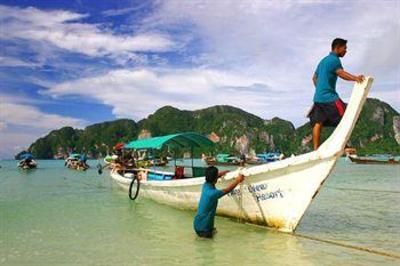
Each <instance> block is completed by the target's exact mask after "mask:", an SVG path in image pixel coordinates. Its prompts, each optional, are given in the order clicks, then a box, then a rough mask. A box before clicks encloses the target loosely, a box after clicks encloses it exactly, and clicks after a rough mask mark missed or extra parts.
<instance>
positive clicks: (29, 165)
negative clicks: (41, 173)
mask: <svg viewBox="0 0 400 266" xmlns="http://www.w3.org/2000/svg"><path fill="white" fill-rule="evenodd" d="M19 158H20V161H19V162H18V164H17V166H18V167H19V168H21V169H24V170H28V169H35V168H37V166H38V163H37V162H36V161H35V159H34V158H33V155H32V153H30V152H26V153H23V154H21V155H20V157H19Z"/></svg>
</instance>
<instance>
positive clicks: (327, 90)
mask: <svg viewBox="0 0 400 266" xmlns="http://www.w3.org/2000/svg"><path fill="white" fill-rule="evenodd" d="M338 69H343V66H342V63H341V62H340V59H339V57H338V56H337V55H336V54H335V53H332V52H331V53H329V55H327V56H326V57H324V58H323V59H322V60H321V62H319V64H318V67H317V69H316V70H315V75H316V76H317V85H316V88H315V94H314V102H316V103H327V102H334V101H336V100H337V99H338V98H339V95H338V94H337V92H336V81H337V74H336V71H337V70H338Z"/></svg>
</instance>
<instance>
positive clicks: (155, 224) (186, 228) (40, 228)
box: [0, 160, 400, 265]
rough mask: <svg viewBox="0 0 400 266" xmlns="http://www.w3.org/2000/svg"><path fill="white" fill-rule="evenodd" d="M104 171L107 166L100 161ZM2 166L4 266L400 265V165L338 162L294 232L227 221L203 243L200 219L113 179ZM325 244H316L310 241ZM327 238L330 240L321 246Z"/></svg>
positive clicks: (51, 165) (53, 164) (0, 244)
mask: <svg viewBox="0 0 400 266" xmlns="http://www.w3.org/2000/svg"><path fill="white" fill-rule="evenodd" d="M90 163H91V165H95V164H96V163H97V162H94V161H93V162H90ZM0 165H1V166H2V168H0V265H54V264H68V265H99V264H101V265H122V264H125V265H126V264H130V265H175V264H183V265H199V264H201V265H203V264H210V265H244V264H246V265H257V264H259V265H338V264H342V265H382V264H385V265H399V263H400V259H399V258H393V257H389V256H383V255H378V254H375V253H370V252H366V251H360V250H357V249H353V248H349V247H343V246H340V245H336V244H332V243H326V242H323V241H326V240H327V241H333V242H335V243H340V244H345V245H350V246H355V247H361V248H369V249H371V250H372V251H377V252H383V253H387V254H389V255H390V254H392V255H394V256H397V257H399V256H400V237H399V232H400V224H399V221H400V214H399V211H400V207H399V206H400V167H399V166H389V165H381V166H379V165H356V164H352V163H350V162H347V161H345V160H341V161H339V162H338V164H337V166H336V168H335V170H334V172H333V173H332V174H331V176H330V178H329V179H328V181H327V182H326V184H325V185H324V187H323V189H322V190H321V193H320V194H319V195H318V196H317V197H316V199H315V200H314V201H313V203H312V204H311V206H310V208H309V209H308V211H307V212H306V214H305V216H304V218H303V220H302V221H301V223H300V226H299V227H298V229H297V231H296V233H297V234H299V235H291V234H284V233H279V232H276V231H273V230H268V229H265V228H263V227H258V226H254V225H248V224H242V223H239V222H238V221H236V220H232V219H228V218H222V217H217V218H216V222H215V224H216V226H217V229H218V233H217V235H216V237H215V238H214V239H213V240H202V239H198V238H197V237H196V236H195V235H194V233H193V230H192V221H193V215H194V213H192V212H187V211H181V210H177V209H174V208H171V207H167V206H164V205H160V204H157V203H155V202H152V201H150V200H146V199H143V198H140V196H139V199H138V200H137V201H136V202H132V201H130V200H129V198H128V196H127V193H126V192H125V191H122V190H120V189H119V188H118V187H117V185H115V184H114V183H113V182H112V181H111V179H110V177H109V175H108V172H107V171H105V172H104V173H103V175H98V174H97V171H96V169H94V168H92V169H90V170H88V171H86V172H77V171H73V170H70V169H65V168H64V167H63V166H64V165H63V161H39V167H40V168H39V169H36V170H32V171H30V172H26V171H25V172H24V171H22V170H19V169H17V168H16V166H15V165H16V163H15V161H1V162H0ZM302 235H304V236H306V237H313V238H317V239H318V240H310V239H308V238H304V237H302ZM319 240H322V241H319Z"/></svg>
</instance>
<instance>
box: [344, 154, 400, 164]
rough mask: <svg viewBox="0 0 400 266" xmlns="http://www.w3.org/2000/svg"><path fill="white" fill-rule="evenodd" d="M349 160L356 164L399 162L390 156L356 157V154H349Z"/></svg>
mask: <svg viewBox="0 0 400 266" xmlns="http://www.w3.org/2000/svg"><path fill="white" fill-rule="evenodd" d="M348 157H349V159H350V161H352V162H353V163H358V164H399V163H400V162H399V160H395V159H394V158H393V157H391V156H382V155H379V156H373V157H358V156H357V155H349V156H348Z"/></svg>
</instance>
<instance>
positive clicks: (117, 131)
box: [29, 99, 400, 158]
mask: <svg viewBox="0 0 400 266" xmlns="http://www.w3.org/2000/svg"><path fill="white" fill-rule="evenodd" d="M332 130H333V129H330V128H325V129H324V130H323V134H322V139H323V140H324V139H326V138H327V137H328V136H329V135H330V134H331V132H332ZM186 131H195V132H199V133H202V134H205V135H208V136H209V137H210V138H211V139H212V140H213V141H215V142H216V147H215V150H217V151H219V152H234V153H249V152H250V153H252V152H253V153H254V152H263V151H273V150H280V151H282V152H284V153H285V154H286V155H290V154H291V153H296V154H298V153H303V152H307V151H309V150H311V142H312V141H311V128H310V126H309V124H308V123H307V124H305V125H303V126H301V127H299V128H297V129H295V128H294V126H293V124H292V123H291V122H289V121H285V120H282V119H280V118H277V117H275V118H273V119H271V120H264V119H261V118H260V117H258V116H255V115H253V114H250V113H247V112H245V111H243V110H241V109H238V108H235V107H232V106H225V105H221V106H213V107H209V108H205V109H201V110H196V111H184V110H179V109H177V108H174V107H171V106H165V107H162V108H160V109H158V110H157V111H156V112H155V113H154V114H151V115H149V116H148V117H147V118H145V119H143V120H141V121H139V122H137V123H136V122H135V121H133V120H129V119H120V120H115V121H111V122H104V123H98V124H94V125H91V126H88V127H86V128H85V129H84V130H79V129H73V128H71V127H64V128H61V129H59V130H53V131H51V132H50V133H49V134H48V135H47V136H45V137H43V138H40V139H38V140H37V141H35V142H34V143H33V144H32V145H31V147H30V148H29V150H30V151H32V153H33V154H34V155H35V156H36V157H37V158H55V157H62V156H65V155H66V154H67V153H68V152H71V151H76V152H86V153H88V154H89V155H90V156H93V157H98V156H104V155H105V154H106V153H107V152H109V151H110V150H111V148H112V146H113V145H115V143H117V142H127V141H130V140H133V139H136V138H138V137H146V136H149V135H151V136H160V135H166V134H171V133H176V132H186ZM396 137H397V139H398V141H399V142H400V117H399V114H398V112H396V111H395V110H394V109H393V108H392V107H391V106H390V105H388V104H386V103H384V102H381V101H379V100H377V99H368V100H367V102H366V104H365V106H364V109H363V111H362V113H361V115H360V119H359V121H358V122H357V125H356V127H355V129H354V131H353V134H352V137H351V140H350V145H351V146H352V147H355V148H357V150H358V151H359V153H360V154H365V153H394V154H399V153H400V145H399V143H398V142H397V141H396Z"/></svg>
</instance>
